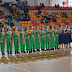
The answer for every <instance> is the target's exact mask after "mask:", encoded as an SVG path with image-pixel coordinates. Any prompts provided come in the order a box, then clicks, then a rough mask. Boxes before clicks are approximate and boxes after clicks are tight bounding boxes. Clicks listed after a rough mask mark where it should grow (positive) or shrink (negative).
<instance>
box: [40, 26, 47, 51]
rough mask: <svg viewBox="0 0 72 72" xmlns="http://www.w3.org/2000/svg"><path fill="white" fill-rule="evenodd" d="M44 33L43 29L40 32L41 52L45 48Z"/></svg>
mask: <svg viewBox="0 0 72 72" xmlns="http://www.w3.org/2000/svg"><path fill="white" fill-rule="evenodd" d="M45 36H46V32H45V31H44V27H43V29H42V31H41V50H42V51H45V47H46V38H45Z"/></svg>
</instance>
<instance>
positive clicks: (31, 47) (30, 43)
mask: <svg viewBox="0 0 72 72" xmlns="http://www.w3.org/2000/svg"><path fill="white" fill-rule="evenodd" d="M32 34H33V32H31V30H29V37H28V39H29V53H32V49H33V37H32Z"/></svg>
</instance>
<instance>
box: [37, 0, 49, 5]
mask: <svg viewBox="0 0 72 72" xmlns="http://www.w3.org/2000/svg"><path fill="white" fill-rule="evenodd" d="M42 2H43V3H44V5H45V6H49V5H50V0H37V4H38V5H39V4H40V3H42Z"/></svg>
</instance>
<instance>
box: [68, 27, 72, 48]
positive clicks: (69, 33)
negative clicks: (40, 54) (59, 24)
mask: <svg viewBox="0 0 72 72" xmlns="http://www.w3.org/2000/svg"><path fill="white" fill-rule="evenodd" d="M67 30H68V39H69V42H68V43H69V48H71V45H70V44H71V29H70V26H68V29H67Z"/></svg>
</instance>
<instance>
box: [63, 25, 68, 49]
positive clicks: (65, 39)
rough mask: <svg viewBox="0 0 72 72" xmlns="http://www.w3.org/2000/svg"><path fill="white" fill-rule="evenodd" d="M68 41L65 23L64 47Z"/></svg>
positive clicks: (66, 46)
mask: <svg viewBox="0 0 72 72" xmlns="http://www.w3.org/2000/svg"><path fill="white" fill-rule="evenodd" d="M68 42H69V38H68V30H67V25H66V26H65V27H64V47H65V48H68Z"/></svg>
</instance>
